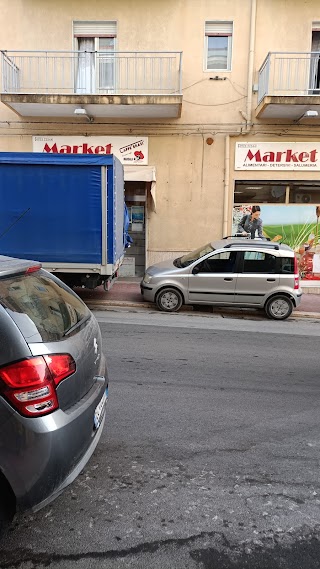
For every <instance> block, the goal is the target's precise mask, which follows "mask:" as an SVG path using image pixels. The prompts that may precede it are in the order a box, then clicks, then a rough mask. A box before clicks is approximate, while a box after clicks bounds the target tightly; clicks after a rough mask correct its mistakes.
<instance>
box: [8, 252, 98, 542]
mask: <svg viewBox="0 0 320 569" xmlns="http://www.w3.org/2000/svg"><path fill="white" fill-rule="evenodd" d="M107 395H108V380H107V375H106V364H105V358H104V356H103V353H102V345H101V333H100V329H99V325H98V323H97V321H96V320H95V318H94V316H93V315H92V313H91V312H90V310H89V309H88V308H87V306H86V305H85V304H84V303H83V302H82V300H81V299H80V298H79V297H78V296H77V295H76V294H74V292H73V291H72V290H70V289H69V288H68V287H67V286H66V285H65V284H63V283H62V282H61V281H60V280H59V279H57V278H56V277H54V276H53V275H51V274H50V273H48V272H47V271H44V270H43V269H41V265H40V264H39V263H34V262H33V261H25V260H21V259H13V258H10V257H3V256H0V532H1V530H3V529H5V527H6V526H7V525H8V524H9V523H10V520H11V519H12V517H13V516H14V514H15V512H16V511H19V510H20V511H23V510H26V509H29V508H30V509H34V510H36V509H39V508H40V507H42V506H44V505H45V504H47V503H48V502H49V501H51V500H52V499H53V498H55V497H56V496H57V495H58V494H59V493H60V492H61V491H62V490H63V489H64V488H65V487H66V486H67V484H69V483H70V482H72V480H74V478H75V477H76V476H77V474H79V472H80V471H81V470H82V469H83V467H84V465H85V464H86V462H87V461H88V460H89V458H90V456H91V455H92V453H93V451H94V449H95V447H96V445H97V443H98V441H99V439H100V437H101V434H102V429H103V424H104V421H105V408H106V401H107Z"/></svg>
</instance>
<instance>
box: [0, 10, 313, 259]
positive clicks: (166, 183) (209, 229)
mask: <svg viewBox="0 0 320 569" xmlns="http://www.w3.org/2000/svg"><path fill="white" fill-rule="evenodd" d="M0 4H1V10H0V30H1V39H2V42H1V47H2V49H6V50H14V49H15V50H57V49H60V50H63V49H65V50H72V49H74V45H73V39H72V21H73V20H113V19H115V20H117V22H118V40H117V49H119V50H132V51H135V50H142V51H143V50H151V49H152V50H155V51H166V50H174V51H183V106H182V116H181V118H179V119H174V120H164V119H162V120H159V119H154V120H139V121H137V120H136V121H134V120H130V121H126V122H125V123H124V121H122V120H121V118H119V119H117V120H115V121H113V124H104V121H103V120H102V121H99V123H100V124H99V125H98V124H92V125H91V124H87V125H80V124H79V123H77V122H75V121H74V120H73V119H70V120H62V119H54V118H50V117H49V118H48V119H34V120H33V119H28V118H21V117H19V116H18V115H16V114H15V113H13V112H12V111H11V110H10V109H8V108H6V107H5V106H4V105H0V151H32V136H33V135H39V134H66V135H79V134H82V135H89V136H90V134H91V135H96V134H99V135H103V134H109V135H110V134H113V135H116V134H119V135H125V134H128V135H129V134H130V135H131V134H137V135H141V136H142V135H143V136H148V138H149V164H150V165H154V166H155V167H156V174H157V190H156V191H157V209H156V212H154V211H152V210H151V208H150V210H149V211H148V235H147V243H148V257H147V262H150V261H156V260H160V259H162V258H164V257H165V256H174V255H175V253H176V252H178V253H179V252H185V251H187V250H190V249H192V248H194V247H197V246H199V245H200V244H201V243H203V242H205V241H208V240H210V239H214V238H219V237H221V236H222V231H223V208H224V199H225V196H224V192H225V185H224V184H225V136H226V135H227V134H230V135H231V138H230V169H229V171H228V174H229V176H230V184H229V196H228V198H229V208H228V211H229V220H230V227H231V208H232V196H233V184H234V180H235V179H254V178H255V177H257V176H259V179H270V174H269V173H268V172H260V173H259V174H257V173H253V172H249V173H248V172H235V171H234V144H235V141H236V140H242V141H244V140H247V141H249V140H251V139H252V137H254V140H258V141H265V140H269V141H280V140H281V141H282V140H289V141H302V140H312V139H313V140H319V135H320V127H319V125H315V126H308V125H299V126H298V125H293V124H291V123H290V121H259V120H257V119H256V118H255V114H254V110H255V108H256V106H257V95H256V94H253V96H252V111H253V125H252V128H251V131H250V133H249V134H247V135H246V136H243V135H241V134H240V133H241V132H245V120H244V114H245V113H246V111H247V108H246V104H247V94H248V93H247V80H248V79H247V78H248V60H249V37H250V13H251V0H214V1H213V0H158V1H157V0H152V2H150V0H136V2H135V3H132V2H131V1H129V0H123V1H122V2H119V0H108V2H106V1H105V0H91V1H90V2H87V1H84V0H68V1H65V0H55V1H52V0H28V1H27V0H10V2H5V1H4V0H2V1H1V0H0ZM210 19H212V20H233V21H234V38H233V58H232V71H231V72H206V71H204V70H203V52H204V23H205V21H206V20H210ZM313 21H320V2H319V0H304V1H303V2H302V1H301V0H257V19H256V41H255V55H254V70H253V71H254V76H253V82H254V83H257V77H258V69H259V67H260V65H261V64H262V62H263V60H264V58H265V57H266V55H267V53H268V52H269V51H285V52H286V51H309V50H310V49H311V29H312V22H313ZM215 75H218V76H219V77H221V78H222V79H223V80H221V81H214V80H210V77H213V76H215ZM248 118H250V117H248ZM105 122H106V121H105ZM281 122H282V123H286V124H281ZM120 123H121V124H120ZM209 137H212V138H213V139H214V143H213V144H212V145H208V144H207V143H206V140H207V138H209ZM293 176H294V178H295V179H299V178H300V179H313V178H314V176H316V174H309V173H300V174H299V175H296V174H293V173H292V174H291V173H290V174H289V173H286V172H277V178H278V179H290V177H293Z"/></svg>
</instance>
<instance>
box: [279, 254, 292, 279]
mask: <svg viewBox="0 0 320 569" xmlns="http://www.w3.org/2000/svg"><path fill="white" fill-rule="evenodd" d="M280 272H281V273H282V274H290V275H293V274H294V258H293V257H280Z"/></svg>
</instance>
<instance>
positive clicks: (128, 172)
mask: <svg viewBox="0 0 320 569" xmlns="http://www.w3.org/2000/svg"><path fill="white" fill-rule="evenodd" d="M123 170H124V181H125V182H151V190H150V193H151V197H152V200H153V209H154V211H156V169H155V167H154V166H124V167H123Z"/></svg>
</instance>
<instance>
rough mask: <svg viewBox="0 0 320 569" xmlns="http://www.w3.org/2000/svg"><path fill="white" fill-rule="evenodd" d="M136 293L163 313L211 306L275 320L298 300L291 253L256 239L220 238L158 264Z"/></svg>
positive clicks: (296, 274) (288, 311)
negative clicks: (260, 310) (252, 312)
mask: <svg viewBox="0 0 320 569" xmlns="http://www.w3.org/2000/svg"><path fill="white" fill-rule="evenodd" d="M141 292H142V294H143V296H144V299H145V300H147V301H149V302H155V303H156V305H157V307H158V308H159V309H160V310H164V311H166V312H173V311H177V310H179V309H180V308H181V306H182V305H183V304H191V305H196V304H212V305H221V306H222V305H223V306H237V307H250V308H263V309H264V310H265V312H266V314H267V315H268V316H269V317H270V318H274V319H276V320H284V319H285V318H288V316H290V314H291V312H292V310H293V308H295V307H297V306H298V305H299V304H300V301H301V295H302V291H301V289H300V284H299V272H298V262H297V259H296V257H295V254H294V251H293V250H292V249H290V247H288V246H287V245H282V244H278V243H272V242H269V241H262V240H256V239H242V240H241V239H222V240H221V241H215V242H213V243H208V244H207V245H204V246H203V247H200V248H199V249H196V250H195V251H192V252H191V253H188V254H187V255H183V256H182V257H178V258H177V259H175V260H173V261H172V260H169V261H164V262H161V263H157V264H156V265H153V266H151V267H149V268H148V269H147V270H146V272H145V275H144V277H143V280H142V282H141Z"/></svg>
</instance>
